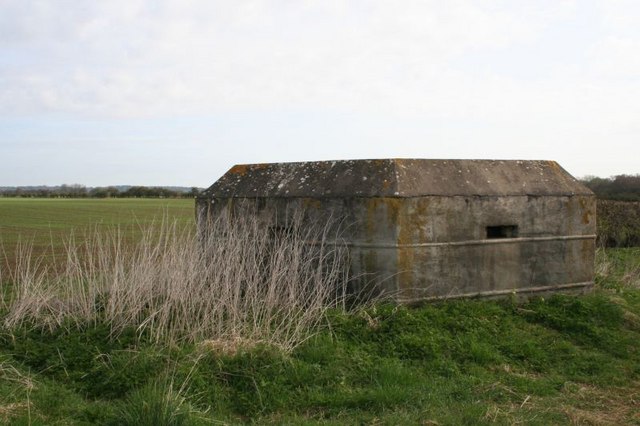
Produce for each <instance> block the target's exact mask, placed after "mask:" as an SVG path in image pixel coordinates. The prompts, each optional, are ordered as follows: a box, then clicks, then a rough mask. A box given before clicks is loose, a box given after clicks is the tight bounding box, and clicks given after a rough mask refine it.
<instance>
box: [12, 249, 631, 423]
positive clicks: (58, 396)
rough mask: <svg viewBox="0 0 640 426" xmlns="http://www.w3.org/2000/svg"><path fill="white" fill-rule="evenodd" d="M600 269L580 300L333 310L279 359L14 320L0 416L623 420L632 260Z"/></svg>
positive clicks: (268, 351)
mask: <svg viewBox="0 0 640 426" xmlns="http://www.w3.org/2000/svg"><path fill="white" fill-rule="evenodd" d="M599 265H600V267H599V271H600V274H601V275H600V277H599V280H598V281H599V282H598V286H597V289H596V291H595V292H594V293H593V294H590V295H587V296H582V297H580V296H563V295H557V296H553V297H551V298H548V299H535V300H532V301H530V302H528V303H526V304H515V303H511V302H509V301H472V300H466V301H455V302H447V303H441V304H430V305H425V306H422V307H419V308H407V307H400V306H393V305H385V304H381V305H380V304H379V305H376V306H370V307H368V308H366V309H360V310H355V311H352V312H345V311H344V310H336V309H334V310H331V311H328V312H327V315H326V316H325V326H324V327H323V328H322V329H321V330H320V331H319V332H316V333H315V334H314V335H313V336H312V337H311V338H309V339H307V340H306V341H304V342H303V343H301V344H299V345H297V346H296V347H295V348H294V349H292V350H291V351H290V352H286V351H283V350H282V349H280V348H278V347H277V346H273V345H269V344H268V342H265V343H260V344H257V345H256V344H255V342H249V343H248V342H246V341H243V340H242V339H236V340H224V341H223V340H209V341H198V342H192V343H187V344H182V345H168V344H163V345H158V344H156V343H154V340H153V339H150V338H149V339H145V337H144V336H140V335H139V333H138V332H137V330H136V329H135V328H128V329H125V330H124V331H123V332H121V333H120V334H119V336H118V337H117V338H115V339H114V338H110V327H109V326H108V325H106V324H100V323H87V324H85V325H82V326H78V324H75V323H74V324H73V326H67V325H65V324H63V325H62V326H61V327H57V328H55V329H54V330H53V331H51V330H48V329H43V328H37V327H36V328H34V327H31V326H28V325H26V324H22V325H20V326H17V327H14V328H13V329H11V330H6V329H5V330H4V331H3V332H2V334H1V335H0V374H1V375H2V378H3V379H4V380H0V421H7V422H12V423H15V424H21V423H24V424H28V423H31V424H52V423H56V422H58V423H65V424H220V422H222V423H227V424H238V423H253V422H256V423H260V424H263V423H272V424H282V423H286V424H309V423H317V424H344V423H347V424H354V423H361V424H402V423H405V424H406V423H409V424H483V423H487V424H489V423H495V422H497V423H507V424H511V423H514V422H526V423H528V424H562V423H571V422H573V423H587V424H606V423H610V424H632V423H634V422H636V423H637V422H638V421H640V406H639V404H638V402H637V401H638V400H640V398H639V396H640V343H639V342H640V289H639V288H638V287H637V284H638V283H637V281H634V280H633V279H630V278H628V277H632V276H633V271H637V270H638V267H639V265H640V252H638V251H637V250H629V249H616V250H610V251H607V252H606V253H600V260H599ZM603 265H604V266H603ZM625 277H627V278H625ZM145 422H146V423H145Z"/></svg>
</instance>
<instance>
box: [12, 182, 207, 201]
mask: <svg viewBox="0 0 640 426" xmlns="http://www.w3.org/2000/svg"><path fill="white" fill-rule="evenodd" d="M199 192H200V189H199V188H196V187H192V188H190V189H189V188H181V189H171V188H165V187H161V186H130V187H116V186H100V187H94V188H87V187H86V186H84V185H78V184H74V185H60V186H43V187H20V186H18V187H11V188H0V197H22V198H193V197H195V196H196V195H197V194H198V193H199Z"/></svg>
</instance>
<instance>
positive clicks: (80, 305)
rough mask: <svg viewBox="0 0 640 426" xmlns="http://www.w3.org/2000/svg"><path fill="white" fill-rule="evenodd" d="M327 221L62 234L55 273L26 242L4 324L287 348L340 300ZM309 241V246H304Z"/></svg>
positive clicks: (341, 282) (339, 259) (341, 254)
mask: <svg viewBox="0 0 640 426" xmlns="http://www.w3.org/2000/svg"><path fill="white" fill-rule="evenodd" d="M335 232H336V231H335V227H333V226H331V225H329V224H328V225H326V226H324V227H318V228H314V227H308V226H307V225H304V226H303V224H302V221H301V220H300V218H299V217H298V218H294V219H292V220H291V221H290V223H289V224H288V227H287V231H286V232H277V233H274V232H273V230H272V229H270V228H269V227H267V226H264V225H263V223H262V222H261V221H260V220H259V219H258V218H255V217H249V218H245V219H241V218H234V220H233V221H230V220H228V218H224V217H223V218H219V219H218V220H215V221H211V222H210V227H209V231H208V232H207V233H206V235H204V234H203V235H195V234H194V232H193V231H192V230H190V229H188V228H184V229H181V228H179V227H178V226H177V225H176V224H175V223H169V222H168V221H167V220H163V221H162V223H161V224H159V225H155V226H154V225H151V226H149V227H148V228H147V229H145V230H144V232H143V235H142V238H140V239H139V240H138V241H137V242H135V243H127V242H126V239H125V238H124V233H123V232H122V231H121V230H119V229H114V230H112V231H111V232H107V233H105V232H104V231H102V232H97V231H96V232H93V233H91V234H90V235H88V236H84V237H83V238H82V242H80V243H79V242H77V241H76V240H75V239H74V238H70V239H69V241H68V243H67V244H66V250H65V253H64V259H59V262H58V263H61V264H62V268H60V266H58V269H59V270H57V271H55V272H54V271H52V270H51V268H48V267H46V266H43V265H44V264H43V263H41V262H38V260H37V259H33V258H32V256H31V253H30V250H29V247H28V245H27V246H23V247H22V248H21V250H22V252H21V254H20V256H19V259H20V261H19V262H18V263H17V265H16V267H15V269H14V270H12V271H10V277H9V281H10V282H12V283H13V284H12V285H13V289H12V290H11V291H9V292H4V293H7V294H8V296H6V297H5V300H4V301H3V303H4V305H5V308H4V311H5V312H6V316H5V317H4V318H3V319H2V321H3V325H4V327H6V328H9V329H11V328H13V327H16V326H20V325H21V324H26V325H36V326H42V327H49V328H55V327H60V326H62V325H65V326H74V325H78V326H82V325H84V324H87V323H98V322H105V323H107V324H109V326H110V327H111V330H112V335H113V336H114V337H117V336H118V335H119V334H120V333H121V332H122V331H123V330H125V329H126V328H128V327H135V328H136V329H137V331H138V332H139V333H140V335H144V336H146V337H147V338H151V339H153V340H154V341H156V342H162V343H179V342H184V341H187V342H198V341H207V340H213V341H228V342H245V344H246V343H247V342H251V343H256V342H265V343H268V344H272V345H276V346H279V347H281V348H282V349H284V350H290V349H292V348H293V347H295V345H297V344H298V343H300V342H301V341H303V340H304V339H305V338H306V337H308V336H309V335H310V333H311V332H313V330H314V329H315V328H316V327H317V326H318V325H319V324H320V323H321V321H322V319H323V316H324V314H325V312H326V310H327V309H328V308H330V307H335V306H338V305H340V304H341V303H343V301H344V296H345V284H346V281H347V280H346V277H345V270H346V268H345V266H346V263H345V258H346V250H345V249H344V248H343V247H339V246H335V244H327V241H331V242H332V243H333V242H335V241H336V240H338V238H336V234H335ZM310 241H312V242H313V244H309V242H310Z"/></svg>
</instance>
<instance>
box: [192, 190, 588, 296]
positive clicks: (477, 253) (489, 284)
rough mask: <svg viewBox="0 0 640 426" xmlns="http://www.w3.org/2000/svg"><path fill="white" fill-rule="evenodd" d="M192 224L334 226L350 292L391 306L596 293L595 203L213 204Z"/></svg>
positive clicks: (462, 199) (443, 199) (374, 200)
mask: <svg viewBox="0 0 640 426" xmlns="http://www.w3.org/2000/svg"><path fill="white" fill-rule="evenodd" d="M197 206H198V212H199V214H201V215H202V214H211V215H212V216H216V215H218V214H220V213H221V212H222V211H224V210H230V209H231V210H236V214H254V213H252V212H253V211H256V210H257V211H259V212H260V215H261V216H262V217H263V218H264V220H265V221H267V222H268V223H270V224H271V225H272V226H285V224H286V220H287V217H288V216H290V215H291V214H292V212H294V211H304V215H305V219H304V220H305V221H308V223H316V224H318V223H320V224H322V223H326V222H327V221H328V220H339V221H341V224H342V229H343V232H342V236H343V238H344V240H345V242H346V244H347V245H348V246H349V247H350V255H351V269H352V271H351V272H352V274H353V276H354V279H353V282H352V283H351V286H352V290H353V291H359V290H362V289H367V288H371V286H374V287H375V288H376V289H377V290H378V291H383V292H385V293H388V294H393V295H394V297H395V298H396V299H397V300H398V301H402V302H414V301H419V300H425V299H434V298H436V299H437V298H446V297H460V296H474V295H480V296H499V295H503V294H511V293H512V292H518V293H520V292H524V293H527V292H538V291H545V290H558V289H564V290H571V289H574V290H579V289H585V288H588V287H589V286H590V285H592V283H593V260H594V253H595V199H594V197H593V196H587V195H575V196H509V197H496V196H482V197H480V196H477V197H476V196H450V197H448V196H426V197H352V198H346V197H334V198H303V197H299V198H284V197H281V198H253V199H250V198H242V199H233V198H210V199H199V200H198V201H197ZM501 225H509V226H517V230H518V235H517V238H500V239H488V238H487V227H488V226H501Z"/></svg>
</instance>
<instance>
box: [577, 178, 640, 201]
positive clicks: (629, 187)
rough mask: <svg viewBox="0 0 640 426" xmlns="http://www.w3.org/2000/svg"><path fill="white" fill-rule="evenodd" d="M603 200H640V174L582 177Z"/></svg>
mask: <svg viewBox="0 0 640 426" xmlns="http://www.w3.org/2000/svg"><path fill="white" fill-rule="evenodd" d="M581 181H582V183H584V184H585V185H586V186H587V187H588V188H589V189H591V190H592V191H593V192H594V193H595V194H596V196H597V197H598V198H599V199H601V200H616V201H640V175H638V174H636V175H618V176H612V177H610V178H600V177H595V176H588V177H585V178H583V179H581Z"/></svg>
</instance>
